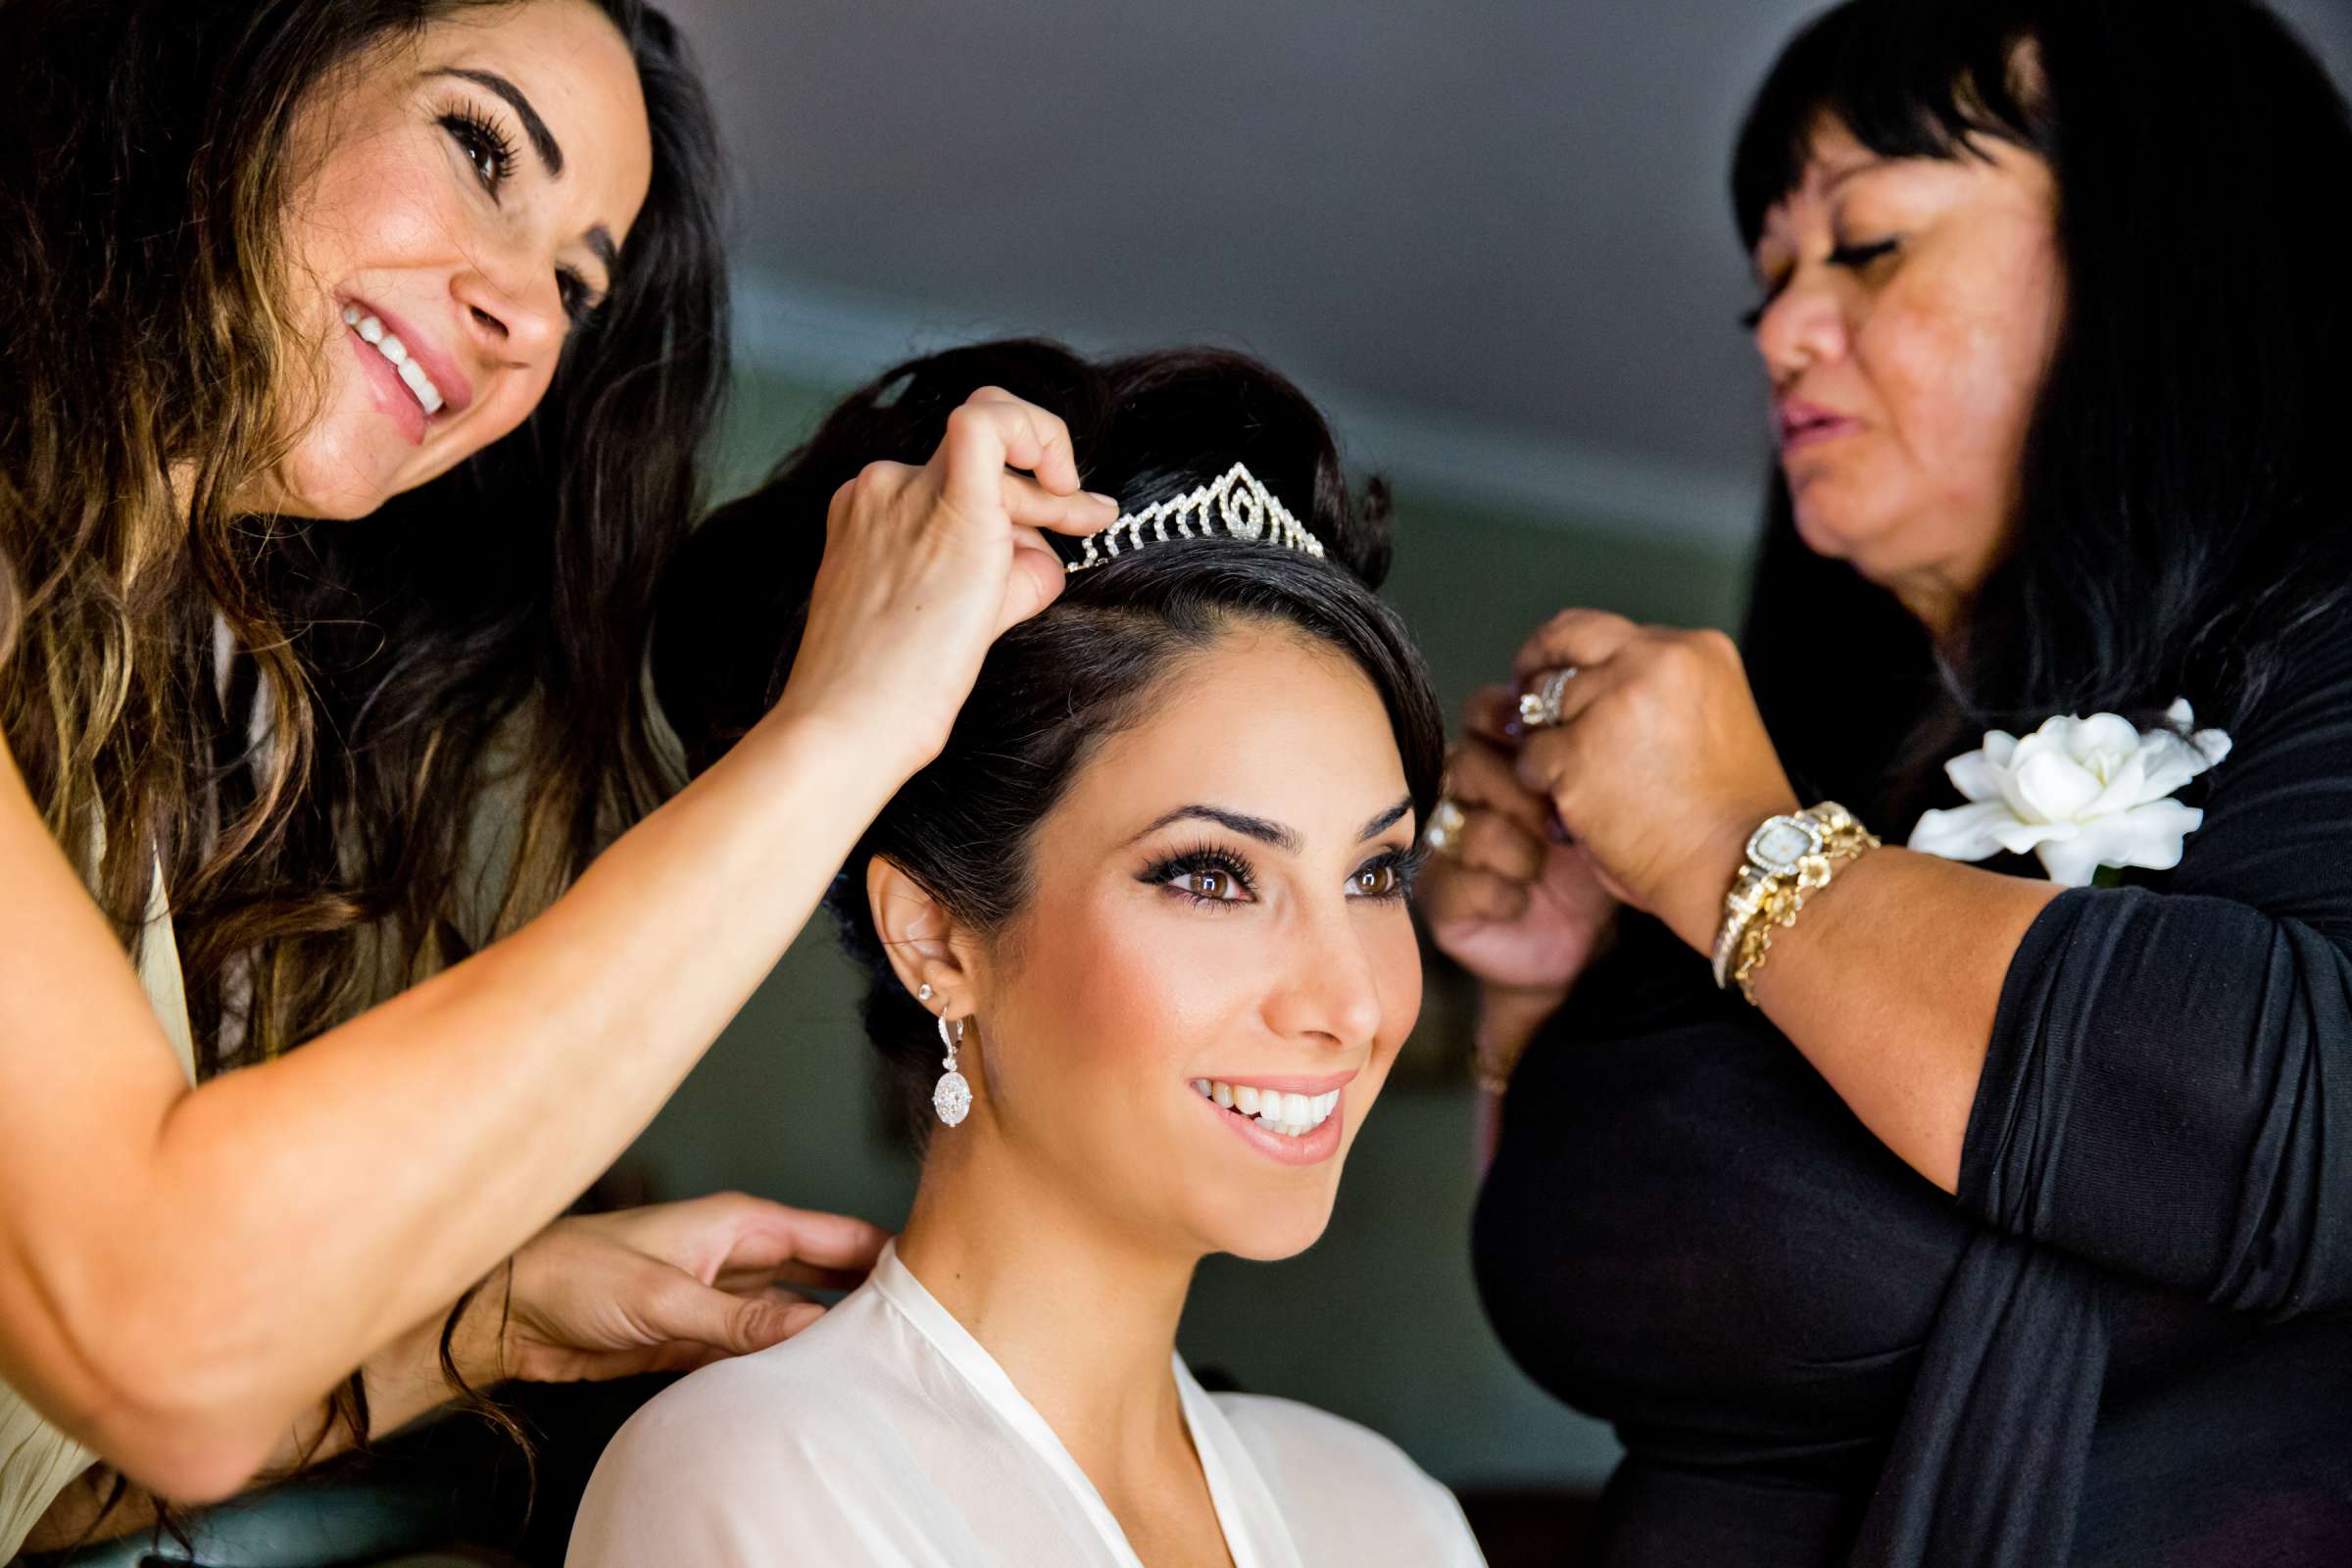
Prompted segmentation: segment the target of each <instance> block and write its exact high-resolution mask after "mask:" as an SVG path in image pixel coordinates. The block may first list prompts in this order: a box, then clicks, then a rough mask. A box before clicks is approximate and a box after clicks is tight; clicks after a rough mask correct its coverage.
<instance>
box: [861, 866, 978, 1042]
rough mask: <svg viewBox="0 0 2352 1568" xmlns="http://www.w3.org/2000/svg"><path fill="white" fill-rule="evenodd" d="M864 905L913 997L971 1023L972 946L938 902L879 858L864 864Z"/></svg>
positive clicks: (973, 952)
mask: <svg viewBox="0 0 2352 1568" xmlns="http://www.w3.org/2000/svg"><path fill="white" fill-rule="evenodd" d="M865 897H866V903H867V904H868V905H869V906H870V907H872V909H873V913H874V933H875V935H877V936H879V937H880V938H881V939H882V951H883V952H884V953H886V954H888V955H890V966H891V968H892V969H893V970H895V971H896V972H897V974H898V977H899V982H900V984H902V985H904V986H905V987H906V988H907V992H908V993H909V994H910V995H913V996H915V997H917V998H918V999H920V998H921V997H922V992H923V988H924V987H925V986H929V987H930V988H931V991H930V996H929V998H928V999H927V1000H924V1002H923V1005H924V1006H925V1007H926V1008H927V1009H928V1010H930V1011H932V1012H935V1013H942V1014H944V1015H945V1016H948V1017H951V1018H968V1017H970V1016H971V1014H972V1013H973V1011H975V1010H976V1009H975V1006H974V1004H973V1001H972V996H971V992H972V986H973V982H974V980H975V978H976V976H975V975H974V973H973V959H974V957H975V956H976V954H975V951H974V948H973V945H972V944H971V943H970V942H969V941H968V940H967V938H966V937H965V934H964V932H963V931H962V929H961V928H960V927H959V926H957V925H956V919H955V916H953V915H951V914H950V913H949V912H948V911H947V909H946V908H945V907H942V906H941V904H940V902H939V901H938V900H937V899H935V898H933V897H932V896H931V894H930V891H929V890H928V889H926V888H925V887H924V886H923V885H922V884H921V883H919V882H917V881H916V880H915V879H914V878H912V877H910V876H908V875H907V873H906V872H905V871H903V870H901V869H900V868H899V866H898V864H897V862H895V861H892V860H889V859H885V858H883V857H881V856H879V855H877V856H875V857H874V858H872V859H870V860H868V861H866V863H865Z"/></svg>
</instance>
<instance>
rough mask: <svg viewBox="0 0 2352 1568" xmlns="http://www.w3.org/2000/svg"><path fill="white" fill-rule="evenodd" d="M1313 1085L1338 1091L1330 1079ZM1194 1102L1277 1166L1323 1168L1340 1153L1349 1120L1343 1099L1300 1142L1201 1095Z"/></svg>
mask: <svg viewBox="0 0 2352 1568" xmlns="http://www.w3.org/2000/svg"><path fill="white" fill-rule="evenodd" d="M1354 1076H1355V1075H1354V1074H1353V1073H1349V1074H1348V1077H1350V1078H1352V1077H1354ZM1308 1081H1309V1080H1307V1079H1304V1078H1301V1079H1299V1080H1298V1082H1299V1083H1306V1082H1308ZM1313 1081H1314V1082H1318V1083H1322V1084H1324V1085H1325V1086H1326V1087H1327V1088H1330V1087H1336V1085H1334V1084H1333V1083H1332V1080H1330V1079H1328V1078H1323V1079H1316V1080H1313ZM1286 1092H1287V1091H1286ZM1186 1093H1188V1094H1191V1091H1190V1090H1187V1091H1186ZM1298 1093H1299V1094H1304V1093H1306V1091H1305V1090H1303V1089H1301V1090H1299V1091H1298ZM1192 1099H1193V1101H1194V1103H1197V1104H1199V1105H1200V1107H1201V1109H1202V1110H1203V1111H1205V1112H1207V1113H1208V1114H1209V1115H1211V1116H1214V1117H1216V1118H1217V1120H1219V1121H1221V1122H1223V1123H1224V1124H1225V1127H1226V1130H1227V1131H1229V1132H1231V1133H1232V1134H1233V1136H1234V1137H1236V1138H1239V1139H1240V1140H1241V1141H1242V1142H1243V1143H1245V1144H1248V1145H1249V1146H1250V1148H1251V1149H1254V1150H1256V1151H1257V1152H1259V1153H1261V1154H1263V1155H1265V1156H1266V1157H1267V1158H1268V1159H1271V1160H1273V1161H1274V1162H1275V1163H1276V1164H1278V1165H1320V1164H1322V1163H1323V1161H1325V1160H1327V1159H1329V1158H1331V1156H1332V1155H1334V1154H1336V1153H1338V1152H1340V1129H1341V1126H1342V1124H1344V1123H1345V1122H1346V1121H1347V1119H1348V1101H1347V1098H1346V1097H1345V1096H1343V1097H1341V1100H1340V1103H1338V1104H1336V1105H1334V1106H1333V1107H1332V1108H1331V1114H1330V1115H1328V1116H1326V1117H1324V1118H1323V1121H1322V1124H1321V1125H1319V1126H1318V1127H1316V1128H1315V1129H1314V1130H1313V1131H1312V1132H1307V1133H1301V1134H1300V1135H1299V1136H1298V1137H1297V1138H1286V1137H1284V1136H1283V1135H1282V1134H1280V1133H1278V1132H1270V1131H1268V1130H1267V1129H1266V1128H1263V1127H1260V1126H1259V1125H1258V1124H1257V1122H1256V1121H1255V1120H1254V1119H1252V1118H1251V1117H1249V1116H1245V1115H1243V1114H1242V1113H1241V1112H1240V1111H1238V1110H1227V1109H1226V1108H1225V1107H1224V1106H1222V1105H1220V1104H1218V1103H1216V1102H1215V1101H1213V1100H1202V1099H1201V1097H1200V1096H1199V1095H1193V1096H1192Z"/></svg>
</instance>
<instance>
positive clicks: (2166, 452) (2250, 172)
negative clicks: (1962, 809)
mask: <svg viewBox="0 0 2352 1568" xmlns="http://www.w3.org/2000/svg"><path fill="white" fill-rule="evenodd" d="M1825 119H1827V120H1829V121H1832V122H1835V123H1840V124H1842V125H1843V126H1844V127H1845V128H1846V129H1847V130H1849V131H1851V132H1852V133H1853V135H1854V136H1855V138H1856V139H1857V140H1859V141H1860V142H1862V143H1863V145H1865V146H1866V147H1868V148H1870V149H1871V150H1872V151H1873V152H1875V153H1878V154H1879V155H1881V156H1883V157H1887V158H1941V159H1966V158H1971V157H1977V156H1981V150H1982V147H1983V145H1984V143H1985V141H1986V139H1988V138H1989V139H1992V140H1997V141H2003V142H2007V143H2010V144H2012V145H2015V146H2018V147H2022V148H2025V149H2027V150H2029V151H2031V152H2033V153H2034V154H2036V155H2038V156H2040V157H2041V158H2043V159H2045V160H2046V161H2047V162H2048V163H2049V165H2050V167H2051V170H2052V172H2053V173H2054V175H2055V183H2056V188H2057V192H2058V214H2057V242H2058V248H2059V254H2060V258H2061V265H2062V268H2063V272H2064V281H2063V289H2064V304H2063V320H2062V323H2061V335H2060V340H2059V343H2058V347H2057V351H2056V354H2055V356H2054V358H2053V360H2052V363H2051V366H2050V368H2049V372H2048V375H2047V378H2046V380H2045V382H2044V384H2043V386H2042V389H2041V391H2040V394H2039V398H2038V403H2037V406H2036V408H2035V410H2034V416H2033V419H2032V423H2031V427H2030V430H2029V434H2028V439H2027V446H2026V451H2025V456H2024V461H2023V469H2022V472H2021V474H2020V476H2019V477H2020V484H2019V495H2020V500H2019V503H2018V514H2017V516H2016V519H2015V521H2016V524H2017V526H2016V542H2015V545H2014V547H2013V549H2012V551H2011V552H2010V554H2009V555H2008V556H2007V558H2006V559H2005V560H2003V561H2002V562H2001V563H2000V564H1999V565H1998V566H1996V568H1995V569H1994V571H1993V572H1992V574H1991V576H1990V577H1989V578H1988V580H1987V581H1986V582H1985V585H1984V586H1983V588H1982V590H1981V592H1980V593H1979V594H1978V596H1977V597H1976V599H1975V601H1974V602H1973V604H1972V605H1971V606H1970V608H1969V611H1968V613H1967V614H1966V616H1965V623H1964V624H1963V625H1962V626H1961V627H1960V628H1958V632H1957V635H1956V636H1955V637H1953V638H1952V639H1951V640H1950V641H1949V642H1948V643H1947V644H1946V645H1945V646H1944V647H1942V648H1940V649H1937V648H1932V647H1931V646H1930V644H1929V641H1928V639H1927V637H1926V636H1925V634H1924V633H1922V632H1921V631H1920V629H1919V628H1918V627H1917V626H1916V625H1915V624H1914V623H1912V622H1911V621H1910V620H1909V619H1908V617H1906V616H1905V615H1903V614H1902V613H1901V612H1900V611H1899V610H1897V609H1896V608H1895V607H1894V605H1893V602H1892V601H1891V599H1889V598H1888V597H1887V595H1885V594H1884V593H1882V592H1880V591H1878V590H1877V589H1874V588H1872V587H1870V586H1869V585H1868V584H1866V583H1864V582H1863V581H1862V579H1861V578H1860V577H1858V576H1857V575H1856V574H1855V573H1854V572H1853V571H1852V570H1851V569H1850V568H1848V567H1847V566H1845V565H1843V564H1839V563H1835V562H1830V561H1825V560H1823V559H1821V558H1818V557H1816V556H1814V555H1813V554H1812V553H1811V552H1810V551H1808V550H1807V549H1806V548H1805V546H1804V545H1803V544H1802V542H1801V541H1800V540H1799V539H1798V537H1797V534H1796V530H1795V526H1794V520H1793V515H1792V512H1791V508H1790V503H1789V491H1788V487H1787V485H1786V483H1785V482H1784V481H1783V480H1782V479H1781V477H1780V475H1779V473H1778V471H1777V470H1776V471H1775V474H1774V478H1773V486H1772V496H1771V503H1770V508H1769V515H1768V518H1767V525H1766V530H1765V537H1764V542H1763V546H1762V550H1761V554H1760V557H1759V562H1758V566H1757V572H1756V587H1755V596H1754V599H1753V601H1752V603H1751V606H1750V610H1749V615H1748V625H1747V635H1746V643H1747V650H1748V659H1749V665H1750V671H1751V674H1752V676H1753V678H1754V680H1755V684H1756V689H1757V696H1758V699H1759V702H1760V703H1761V704H1762V705H1763V708H1764V711H1765V715H1766V718H1767V719H1768V721H1770V722H1771V724H1772V725H1773V728H1774V732H1775V734H1776V736H1777V737H1778V738H1779V739H1780V741H1781V743H1782V747H1783V751H1784V755H1785V756H1787V757H1788V758H1789V762H1790V765H1791V770H1792V771H1793V772H1796V773H1798V774H1799V775H1800V782H1802V783H1804V784H1805V785H1807V786H1808V787H1810V788H1811V789H1813V790H1815V791H1817V792H1820V793H1837V794H1840V795H1841V796H1842V797H1843V798H1846V799H1850V800H1854V801H1856V802H1857V803H1859V802H1861V801H1871V802H1873V803H1874V805H1875V806H1876V807H1877V808H1878V809H1880V810H1882V811H1884V812H1887V813H1890V814H1889V815H1888V816H1887V820H1888V821H1889V822H1894V821H1895V816H1894V815H1893V814H1891V813H1897V812H1899V813H1903V814H1905V815H1907V814H1909V813H1911V812H1914V811H1916V809H1919V808H1920V807H1921V806H1923V805H1927V804H1934V800H1933V797H1934V796H1935V795H1936V793H1937V791H1938V790H1939V788H1940V781H1939V780H1938V779H1937V778H1936V767H1935V763H1936V761H1937V760H1939V759H1940V758H1941V757H1942V756H1943V755H1946V754H1947V753H1948V752H1949V751H1951V750H1953V749H1955V747H1956V745H1957V744H1959V743H1961V742H1963V741H1964V740H1966V741H1973V735H1974V732H1975V731H1977V730H1980V729H1983V728H1986V727H1990V726H1992V725H1996V724H1998V725H2002V726H2004V727H2011V728H2015V727H2018V726H2021V725H2022V726H2028V727H2030V726H2032V725H2034V724H2036V723H2038V722H2039V721H2040V720H2041V719H2042V718H2045V717H2047V716H2049V715H2050V714H2052V713H2055V712H2089V711H2102V710H2103V711H2120V712H2124V713H2126V714H2128V715H2131V716H2132V717H2134V718H2135V719H2136V720H2137V721H2139V722H2142V723H2152V722H2154V721H2155V720H2156V718H2157V715H2159V714H2161V712H2162V711H2163V710H2164V709H2165V708H2166V707H2167V706H2168V705H2169V704H2170V703H2171V702H2172V700H2173V699H2175V698H2178V697H2183V696H2185V697H2187V698H2189V699H2190V700H2191V701H2192V702H2193V703H2194V704H2195V705H2196V710H2197V716H2198V721H2199V722H2200V723H2201V724H2223V725H2227V726H2230V727H2235V726H2237V725H2239V724H2242V723H2244V722H2245V721H2247V720H2248V719H2249V718H2250V717H2251V716H2252V715H2253V714H2254V713H2255V712H2256V711H2258V710H2259V709H2260V708H2261V706H2262V703H2263V699H2264V697H2265V694H2266V693H2267V692H2268V691H2269V690H2270V689H2271V688H2272V687H2273V685H2274V684H2275V682H2276V681H2277V679H2278V674H2279V672H2280V667H2281V663H2282V660H2283V659H2284V658H2285V656H2286V654H2287V651H2288V648H2289V645H2290V644H2291V642H2292V641H2293V640H2294V639H2295V638H2297V637H2299V636H2303V635H2307V634H2308V632H2309V630H2310V628H2311V626H2312V625H2313V623H2315V622H2317V621H2319V620H2321V619H2322V618H2323V617H2327V616H2330V615H2333V614H2336V613H2340V612H2341V611H2342V610H2343V608H2344V605H2345V601H2346V598H2347V591H2348V585H2352V533H2348V531H2347V506H2348V504H2352V466H2347V464H2346V462H2345V460H2344V457H2343V454H2342V452H2341V450H2340V447H2341V443H2342V432H2343V431H2344V430H2346V429H2347V428H2352V306H2348V304H2347V295H2346V278H2345V275H2344V270H2343V268H2344V260H2343V259H2344V257H2345V256H2346V255H2348V254H2352V205H2348V204H2346V203H2345V202H2344V200H2343V199H2342V198H2343V193H2344V192H2346V191H2352V118H2348V117H2347V113H2346V108H2345V103H2344V99H2343V96H2342V94H2341V93H2340V92H2339V91H2338V89H2337V88H2336V86H2335V84H2334V82H2333V81H2332V80H2331V79H2330V78H2329V77H2328V75H2327V72H2326V71H2325V69H2324V68H2323V67H2322V66H2321V65H2320V63H2319V62H2318V61H2317V60H2316V59H2315V58H2314V56H2313V55H2312V53H2311V51H2310V49H2309V48H2308V47H2306V46H2305V45H2304V43H2303V42H2302V41H2301V40H2300V39H2298V38H2297V37H2296V36H2295V35H2294V34H2293V33H2292V31H2290V30H2289V28H2288V27H2287V26H2286V25H2284V24H2283V23H2282V22H2280V21H2279V19H2278V17H2277V16H2275V15H2274V14H2273V13H2272V12H2271V11H2269V10H2268V9H2267V8H2266V7H2264V6H2262V5H2260V4H2256V3H2253V0H1849V3H1848V4H1844V5H1840V6H1838V7H1837V8H1836V9H1834V10H1832V11H1830V12H1828V13H1827V14H1826V15H1824V16H1822V17H1820V18H1819V19H1817V20H1816V21H1814V22H1813V23H1812V24H1811V25H1808V26H1807V27H1806V28H1805V29H1804V30H1803V31H1802V32H1800V33H1799V34H1798V35H1797V36H1796V38H1795V39H1794V40H1793V41H1792V42H1791V43H1790V44H1789V47H1788V49H1787V51H1786V52H1785V53H1784V54H1783V55H1782V57H1781V59H1780V61H1779V63H1778V64H1777V65H1776V66H1775V68H1774V70H1773V72H1772V73H1771V75H1770V77H1769V78H1768V79H1767V80H1766V82H1765V83H1764V86H1763V88H1762V90H1761V91H1760V92H1759V93H1758V94H1757V97H1756V99H1755V102H1754V105H1753V106H1752V108H1751V110H1750V112H1749V115H1748V118H1747V123H1746V125H1745V128H1744V129H1743V130H1742V132H1741V135H1740V145H1739V150H1738V154H1737V157H1736V159H1735V162H1734V168H1733V176H1732V187H1733V191H1732V193H1733V200H1734V206H1735V209H1736V215H1737V219H1738V222H1739V227H1740V236H1741V238H1742V240H1743V241H1744V242H1745V243H1746V244H1748V245H1749V247H1750V248H1751V249H1752V247H1753V244H1754V241H1755V238H1756V236H1757V234H1758V232H1759V231H1760V229H1761V227H1762V224H1763V221H1764V216H1765V214H1766V212H1767V211H1768V210H1769V209H1770V208H1771V207H1772V206H1773V205H1774V204H1775V203H1777V202H1779V201H1780V200H1781V199H1782V198H1783V197H1785V196H1786V195H1787V194H1789V192H1790V191H1791V190H1793V189H1794V188H1795V186H1796V184H1797V183H1798V182H1799V180H1800V179H1801V177H1802V174H1803V171H1804V167H1805V164H1806V161H1807V159H1808V157H1809V156H1810V151H1811V147H1812V144H1813V139H1814V136H1815V133H1816V131H1817V129H1818V128H1819V126H1820V125H1821V124H1822V123H1823V122H1824V120H1825ZM1826 672H1837V674H1838V696H1837V698H1836V700H1835V701H1829V702H1825V701H1823V699H1822V695H1821V693H1822V690H1823V679H1824V675H1825V673H1826ZM1889 757H1894V758H1896V759H1898V760H1897V761H1896V763H1895V765H1894V767H1893V768H1892V769H1891V770H1889V769H1888V768H1887V758H1889ZM1898 825H1899V824H1898Z"/></svg>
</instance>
